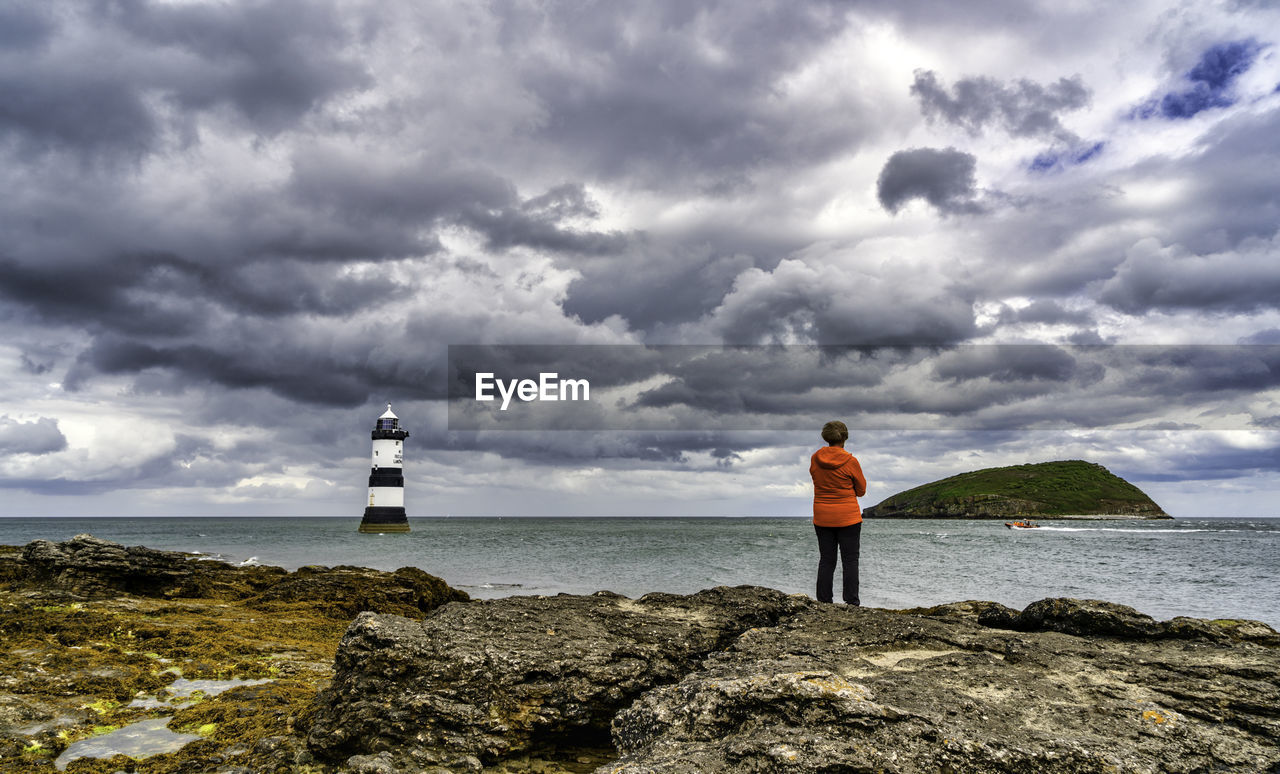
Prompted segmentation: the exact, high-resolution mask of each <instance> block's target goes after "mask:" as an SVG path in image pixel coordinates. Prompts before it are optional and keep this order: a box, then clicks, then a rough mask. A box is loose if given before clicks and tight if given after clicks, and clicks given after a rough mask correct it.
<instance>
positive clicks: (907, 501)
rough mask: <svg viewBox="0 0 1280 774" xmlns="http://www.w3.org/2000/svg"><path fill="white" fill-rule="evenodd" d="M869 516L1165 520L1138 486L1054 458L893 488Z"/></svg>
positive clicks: (1079, 463)
mask: <svg viewBox="0 0 1280 774" xmlns="http://www.w3.org/2000/svg"><path fill="white" fill-rule="evenodd" d="M864 515H865V516H866V517H867V518H869V519H1007V518H1034V519H1170V518H1173V517H1172V516H1170V515H1169V514H1167V513H1165V512H1164V509H1162V508H1161V507H1160V506H1159V505H1156V503H1155V502H1154V501H1153V500H1152V499H1151V498H1150V497H1148V496H1147V494H1146V492H1143V491H1142V490H1141V489H1139V488H1138V487H1136V486H1134V485H1133V484H1130V483H1129V482H1128V481H1125V480H1124V479H1123V478H1120V477H1119V476H1117V475H1115V474H1114V473H1112V472H1111V471H1109V470H1107V469H1106V468H1104V467H1103V466H1101V465H1099V464H1097V463H1093V462H1086V461H1084V460H1059V461H1055V462H1040V463H1035V464H1028V465H1010V466H1008V467H1003V468H986V469H983V470H975V471H971V472H969V473H961V474H959V475H957V476H951V477H950V478H944V479H941V480H939V481H934V482H932V483H929V484H924V485H923V486H918V487H915V488H914V489H908V490H907V491H905V492H899V493H897V494H895V495H893V496H891V497H888V498H885V499H884V500H882V501H881V502H880V503H878V504H877V505H874V506H872V507H870V508H867V509H865V511H864Z"/></svg>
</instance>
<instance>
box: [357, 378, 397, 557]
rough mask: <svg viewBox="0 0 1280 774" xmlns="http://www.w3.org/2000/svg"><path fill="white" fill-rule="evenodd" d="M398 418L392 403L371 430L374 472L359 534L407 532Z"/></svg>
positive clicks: (371, 472)
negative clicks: (393, 411)
mask: <svg viewBox="0 0 1280 774" xmlns="http://www.w3.org/2000/svg"><path fill="white" fill-rule="evenodd" d="M408 437H409V433H408V431H406V430H402V429H401V428H400V419H399V417H397V416H396V415H395V414H393V413H391V404H390V403H388V404H387V410H386V411H384V412H383V414H382V416H380V417H378V423H377V424H376V425H374V427H373V469H372V470H371V471H370V473H369V505H368V506H367V507H366V508H365V509H364V518H363V519H361V521H360V531H361V532H408V531H409V519H408V517H407V516H405V512H404V475H403V473H402V472H401V466H402V465H403V464H404V439H406V438H408Z"/></svg>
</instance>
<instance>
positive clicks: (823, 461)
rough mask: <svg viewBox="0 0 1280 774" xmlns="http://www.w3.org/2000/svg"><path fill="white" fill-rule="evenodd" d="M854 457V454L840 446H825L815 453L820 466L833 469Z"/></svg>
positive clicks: (815, 458)
mask: <svg viewBox="0 0 1280 774" xmlns="http://www.w3.org/2000/svg"><path fill="white" fill-rule="evenodd" d="M851 457H853V455H852V454H850V453H849V452H847V451H845V450H844V449H841V448H840V447H839V446H824V447H822V448H821V449H818V451H817V452H816V453H815V454H814V455H813V459H814V461H815V462H817V463H818V467H822V468H830V469H832V470H834V469H836V468H838V467H840V466H841V465H843V464H845V463H846V462H848V461H849V459H850V458H851Z"/></svg>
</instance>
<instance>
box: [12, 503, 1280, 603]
mask: <svg viewBox="0 0 1280 774" xmlns="http://www.w3.org/2000/svg"><path fill="white" fill-rule="evenodd" d="M409 522H410V525H411V527H412V531H411V532H409V533H407V534H373V535H367V534H360V533H358V532H357V527H358V526H359V523H360V519H359V517H354V518H344V517H318V516H317V517H289V516H231V517H216V518H210V517H199V516H185V517H184V516H149V517H117V516H94V517H83V516H45V517H17V516H4V517H0V544H5V545H25V544H26V543H29V542H30V541H32V540H37V539H44V540H54V541H59V540H66V539H68V538H70V537H73V536H74V535H76V534H81V533H88V534H92V535H94V536H95V537H98V538H103V539H106V540H112V541H115V542H119V543H122V544H124V545H143V546H146V547H148V548H155V549H162V550H170V551H184V552H189V553H193V554H197V555H200V556H202V557H204V558H207V559H209V560H211V561H212V560H216V561H225V562H228V563H231V564H239V565H249V564H264V565H277V566H280V567H284V568H286V569H289V570H294V569H297V568H298V567H302V566H305V565H324V566H337V565H354V566H361V567H371V568H374V569H379V570H395V569H398V568H400V567H406V566H409V567H417V568H420V569H422V570H424V571H426V572H429V573H431V574H433V575H437V576H440V577H441V578H443V579H444V580H445V581H446V582H448V583H449V584H450V585H452V586H455V587H457V588H460V589H462V590H464V591H466V592H467V593H469V594H471V595H472V596H473V597H478V598H492V597H502V596H510V595H519V594H559V593H571V594H590V593H593V592H596V591H601V590H608V591H613V592H616V593H620V594H623V595H625V596H628V597H633V598H634V597H638V596H642V595H644V594H646V593H649V592H655V591H657V592H670V593H680V594H687V593H692V592H695V591H698V590H701V589H704V588H709V587H712V586H736V585H744V584H745V585H758V586H767V587H770V588H776V589H779V590H781V591H784V592H788V593H799V594H808V595H812V594H813V583H814V575H815V571H816V564H817V549H816V541H815V539H814V535H813V528H812V526H811V525H810V523H809V520H808V519H807V518H803V517H787V518H762V517H694V518H689V517H673V516H665V517H664V516H653V517H642V518H641V517H539V516H493V517H482V516H436V517H416V518H415V517H410V519H409ZM1041 524H1042V526H1041V528H1040V529H1037V530H1009V529H1006V528H1005V527H1004V525H1003V523H1002V522H1001V521H997V520H991V521H987V520H981V521H968V520H936V519H924V520H892V519H877V520H868V521H867V522H865V523H864V527H863V531H862V552H861V557H862V563H861V572H860V581H861V597H862V602H863V604H864V605H869V606H874V607H886V608H899V609H900V608H911V607H922V606H931V605H937V604H943V603H946V602H956V601H961V600H966V599H983V600H991V601H995V602H999V603H1001V604H1005V605H1009V606H1010V607H1015V608H1022V607H1025V606H1026V605H1027V604H1029V603H1031V602H1033V601H1036V600H1038V599H1043V598H1045V597H1077V598H1085V599H1101V600H1106V601H1109V602H1117V603H1120V604H1125V605H1130V606H1132V607H1135V608H1137V609H1138V610H1139V611H1141V612H1143V613H1146V614H1148V615H1151V616H1153V617H1155V618H1157V619H1168V618H1172V617H1175V616H1180V615H1182V616H1191V617H1198V618H1248V619H1254V620H1259V621H1262V622H1264V623H1267V624H1268V625H1270V626H1272V627H1276V628H1280V584H1277V583H1275V580H1276V579H1277V578H1276V574H1277V573H1276V569H1277V567H1280V519H1278V518H1246V519H1233V518H1225V517H1206V518H1196V519H1187V518H1180V519H1173V520H1157V521H1133V520H1123V521H1095V520H1090V521H1074V520H1073V521H1047V520H1046V521H1042V522H1041ZM838 583H839V572H837V587H838Z"/></svg>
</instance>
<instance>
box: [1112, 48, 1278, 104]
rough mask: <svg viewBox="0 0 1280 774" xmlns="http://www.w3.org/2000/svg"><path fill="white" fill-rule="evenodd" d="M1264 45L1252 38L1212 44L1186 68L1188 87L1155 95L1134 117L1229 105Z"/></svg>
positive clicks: (1233, 101)
mask: <svg viewBox="0 0 1280 774" xmlns="http://www.w3.org/2000/svg"><path fill="white" fill-rule="evenodd" d="M1262 48H1263V47H1262V45H1261V44H1260V43H1258V41H1256V40H1254V39H1253V38H1248V39H1246V40H1233V41H1229V42H1226V43H1216V44H1214V45H1212V46H1210V47H1209V48H1208V49H1207V50H1205V52H1204V53H1203V54H1202V55H1201V56H1200V61H1199V62H1197V63H1196V65H1195V66H1194V67H1192V68H1191V69H1190V70H1188V71H1187V73H1186V75H1185V78H1186V80H1187V81H1188V82H1189V84H1188V85H1187V86H1186V87H1185V88H1182V89H1180V90H1176V91H1170V92H1168V93H1167V94H1165V95H1163V96H1161V97H1152V98H1151V99H1149V100H1147V101H1146V102H1144V103H1142V104H1141V105H1139V106H1138V107H1136V108H1134V111H1133V117H1134V118H1142V119H1147V118H1155V117H1162V118H1168V119H1179V118H1191V117H1192V116H1194V115H1196V114H1198V113H1202V112H1204V111H1206V110H1210V109H1213V108H1222V107H1230V106H1231V105H1233V104H1235V97H1234V95H1233V94H1232V93H1231V87H1232V86H1233V85H1234V84H1235V81H1236V78H1238V77H1239V76H1240V75H1241V74H1243V73H1244V72H1246V71H1248V69H1249V68H1250V67H1252V66H1253V63H1254V61H1255V60H1257V58H1258V54H1259V53H1260V52H1261V51H1262Z"/></svg>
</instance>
